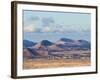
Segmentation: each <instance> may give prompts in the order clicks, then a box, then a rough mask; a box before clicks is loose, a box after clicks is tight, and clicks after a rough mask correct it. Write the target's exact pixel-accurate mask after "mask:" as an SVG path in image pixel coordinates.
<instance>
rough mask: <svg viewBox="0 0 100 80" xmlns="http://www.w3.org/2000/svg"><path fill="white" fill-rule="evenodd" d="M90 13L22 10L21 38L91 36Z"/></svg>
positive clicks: (83, 37) (32, 39)
mask: <svg viewBox="0 0 100 80" xmlns="http://www.w3.org/2000/svg"><path fill="white" fill-rule="evenodd" d="M90 30H91V14H89V13H76V12H56V11H34V10H23V39H25V40H30V41H33V42H40V41H42V40H49V41H52V42H56V41H57V40H59V39H60V38H70V39H74V40H79V39H83V40H87V41H90V38H91V36H90V35H91V34H90V33H91V32H90Z"/></svg>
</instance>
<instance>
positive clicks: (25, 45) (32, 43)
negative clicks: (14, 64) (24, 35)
mask: <svg viewBox="0 0 100 80" xmlns="http://www.w3.org/2000/svg"><path fill="white" fill-rule="evenodd" d="M35 44H36V43H34V42H32V41H29V40H23V47H24V48H27V47H32V46H34V45H35Z"/></svg>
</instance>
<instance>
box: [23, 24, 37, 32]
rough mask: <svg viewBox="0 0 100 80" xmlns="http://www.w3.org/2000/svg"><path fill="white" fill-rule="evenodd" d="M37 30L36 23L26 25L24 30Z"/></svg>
mask: <svg viewBox="0 0 100 80" xmlns="http://www.w3.org/2000/svg"><path fill="white" fill-rule="evenodd" d="M35 31H36V27H35V25H34V24H31V25H29V26H26V27H24V32H35Z"/></svg>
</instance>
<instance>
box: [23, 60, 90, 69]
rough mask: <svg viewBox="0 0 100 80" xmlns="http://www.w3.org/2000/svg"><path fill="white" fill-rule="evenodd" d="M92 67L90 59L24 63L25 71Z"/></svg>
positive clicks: (26, 61)
mask: <svg viewBox="0 0 100 80" xmlns="http://www.w3.org/2000/svg"><path fill="white" fill-rule="evenodd" d="M90 65H91V61H90V60H89V59H83V60H82V59H58V60H57V59H53V60H48V59H27V60H24V62H23V69H36V68H55V67H80V66H90Z"/></svg>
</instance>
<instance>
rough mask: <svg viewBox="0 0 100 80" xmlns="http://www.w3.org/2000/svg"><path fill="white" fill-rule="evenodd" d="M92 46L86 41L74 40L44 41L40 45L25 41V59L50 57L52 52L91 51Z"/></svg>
mask: <svg viewBox="0 0 100 80" xmlns="http://www.w3.org/2000/svg"><path fill="white" fill-rule="evenodd" d="M90 48H91V44H90V42H88V41H86V40H72V39H68V38H61V39H60V40H58V41H56V42H55V43H53V42H50V41H48V40H42V41H41V42H39V43H36V42H32V41H28V40H23V53H24V57H25V58H34V57H36V56H42V57H46V56H50V55H52V54H51V53H52V52H62V51H71V50H90Z"/></svg>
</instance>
